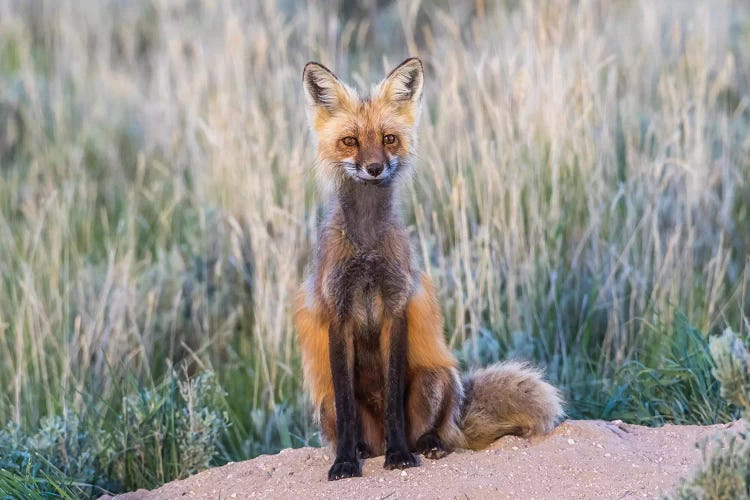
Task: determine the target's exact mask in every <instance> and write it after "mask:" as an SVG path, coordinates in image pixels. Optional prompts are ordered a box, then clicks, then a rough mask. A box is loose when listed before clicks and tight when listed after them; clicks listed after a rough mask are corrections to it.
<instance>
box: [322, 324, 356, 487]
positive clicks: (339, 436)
mask: <svg viewBox="0 0 750 500" xmlns="http://www.w3.org/2000/svg"><path fill="white" fill-rule="evenodd" d="M328 350H329V354H330V358H331V374H332V375H333V394H334V404H335V406H336V460H335V461H334V463H333V466H331V469H330V470H329V471H328V480H329V481H335V480H337V479H343V478H346V477H359V476H362V465H361V464H360V461H359V457H358V450H357V445H358V443H359V440H360V436H359V432H360V424H359V415H358V414H357V404H356V402H355V399H354V338H353V335H352V330H351V326H350V325H347V324H346V323H345V322H341V321H338V320H336V321H334V322H332V323H331V326H330V328H329V332H328Z"/></svg>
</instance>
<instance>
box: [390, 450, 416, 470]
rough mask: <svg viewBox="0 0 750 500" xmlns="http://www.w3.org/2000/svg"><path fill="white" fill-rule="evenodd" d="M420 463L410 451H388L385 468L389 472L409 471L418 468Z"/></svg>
mask: <svg viewBox="0 0 750 500" xmlns="http://www.w3.org/2000/svg"><path fill="white" fill-rule="evenodd" d="M420 463H421V462H420V461H419V458H418V457H417V456H416V455H415V454H413V453H411V452H409V451H408V450H399V451H386V452H385V463H384V464H383V467H384V468H386V469H388V470H393V469H408V468H409V467H418V466H419V465H420Z"/></svg>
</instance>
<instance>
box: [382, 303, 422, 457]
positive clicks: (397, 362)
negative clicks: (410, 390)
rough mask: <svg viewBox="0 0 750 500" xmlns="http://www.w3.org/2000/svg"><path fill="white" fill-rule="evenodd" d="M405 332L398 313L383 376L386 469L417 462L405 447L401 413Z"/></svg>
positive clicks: (403, 420) (404, 432)
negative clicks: (384, 385)
mask: <svg viewBox="0 0 750 500" xmlns="http://www.w3.org/2000/svg"><path fill="white" fill-rule="evenodd" d="M406 335H407V331H406V316H405V315H401V316H400V317H397V318H395V319H394V320H393V327H392V330H391V340H390V352H389V360H388V376H387V378H386V379H387V382H386V409H385V426H386V438H385V442H386V451H385V463H384V465H383V467H385V468H386V469H405V468H407V467H416V466H418V465H419V464H420V462H419V458H417V456H416V455H414V454H413V453H412V452H410V451H409V446H408V444H407V442H406V418H405V416H404V391H405V387H404V385H405V382H404V379H405V376H406V349H407V336H406Z"/></svg>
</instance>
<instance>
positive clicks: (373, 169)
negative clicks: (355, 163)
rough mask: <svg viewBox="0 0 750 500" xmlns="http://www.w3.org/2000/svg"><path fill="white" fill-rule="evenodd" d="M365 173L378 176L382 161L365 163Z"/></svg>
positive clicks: (380, 171)
mask: <svg viewBox="0 0 750 500" xmlns="http://www.w3.org/2000/svg"><path fill="white" fill-rule="evenodd" d="M366 170H367V173H368V174H370V175H371V176H373V177H377V176H379V175H380V174H381V173H382V172H383V164H382V163H370V164H369V165H367V169H366Z"/></svg>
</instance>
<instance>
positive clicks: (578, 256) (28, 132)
mask: <svg viewBox="0 0 750 500" xmlns="http://www.w3.org/2000/svg"><path fill="white" fill-rule="evenodd" d="M378 4H379V6H378V7H373V8H359V7H357V6H355V4H354V3H350V2H334V1H331V2H324V1H319V0H310V1H308V2H304V3H302V2H275V1H270V0H260V1H257V2H240V1H230V0H226V1H220V2H213V1H208V0H191V1H188V0H185V1H176V2H175V1H160V0H153V1H145V0H144V1H138V2H118V1H114V0H112V1H101V2H96V1H90V0H85V1H73V0H33V1H21V0H18V1H16V0H0V207H1V209H0V286H1V290H2V293H0V387H2V388H3V391H2V393H0V423H4V422H7V423H12V424H13V425H15V426H17V427H18V428H20V429H24V430H25V432H28V433H33V432H35V430H36V429H38V428H39V425H40V422H41V421H42V419H43V418H45V417H51V416H55V415H58V416H59V415H112V414H116V413H117V411H120V408H119V407H115V408H114V410H113V411H112V412H105V411H104V410H103V408H104V407H105V406H106V404H108V402H110V401H112V395H116V394H119V393H118V391H120V386H121V382H122V380H123V379H124V378H126V377H127V378H130V379H133V380H135V381H137V383H138V384H140V385H142V386H144V387H150V386H156V385H158V384H160V383H161V381H162V380H164V378H165V377H168V376H169V373H171V372H170V366H171V365H170V363H175V364H183V365H184V366H185V367H186V369H187V370H188V371H189V373H191V374H199V373H202V372H204V371H208V370H211V371H213V372H214V373H216V376H217V383H218V385H219V386H220V387H221V390H222V391H223V393H224V394H226V396H221V397H220V399H221V401H220V402H219V403H217V404H221V405H222V407H223V410H225V411H227V413H228V419H229V421H230V423H231V426H230V428H229V430H228V431H227V433H226V435H225V436H224V437H223V439H222V442H221V453H220V459H225V460H227V459H235V460H236V459H241V458H245V457H249V456H254V455H256V454H258V453H262V452H269V451H273V450H276V449H278V448H279V447H281V446H298V445H302V444H307V443H312V444H314V443H316V442H317V440H316V435H315V429H314V428H313V427H312V426H311V423H310V421H309V418H308V415H307V413H306V407H305V400H304V396H303V394H302V390H301V380H300V378H301V372H300V369H299V359H298V353H297V351H296V347H295V343H294V332H293V328H292V324H291V316H290V306H291V302H292V301H291V297H292V294H293V293H294V290H295V287H296V286H297V283H298V282H299V280H300V278H301V276H302V274H303V270H304V266H305V265H306V262H307V261H308V260H309V257H310V251H311V248H312V247H313V246H314V245H315V240H316V229H315V227H316V221H317V216H318V213H319V207H320V204H321V200H320V197H319V196H318V194H317V192H316V189H315V182H314V177H313V174H312V160H313V157H314V154H313V149H312V144H311V141H310V136H309V134H308V133H307V132H306V118H305V114H304V109H303V103H302V95H301V86H300V78H301V68H302V67H303V65H304V63H305V62H306V61H307V60H309V59H315V60H319V61H321V62H323V63H325V64H327V65H329V66H330V67H332V68H334V69H335V70H336V71H337V73H338V74H340V75H341V76H342V77H344V78H345V79H347V80H350V81H354V82H355V83H357V84H359V85H360V86H362V87H367V85H369V83H370V82H372V81H374V80H376V79H378V78H380V77H382V76H383V75H384V72H385V71H387V70H388V69H389V68H390V66H392V65H394V64H396V63H398V62H400V60H401V59H403V58H404V57H406V56H408V55H419V56H420V57H421V58H422V59H423V61H424V63H425V65H426V71H427V81H426V96H425V102H424V108H425V109H424V113H423V116H422V120H421V123H420V134H419V135H420V148H419V155H418V157H419V160H418V165H417V168H416V175H415V177H414V182H413V184H412V185H411V186H410V188H409V190H408V191H407V193H408V200H407V204H406V207H405V216H406V217H407V220H408V222H409V224H410V227H411V228H412V230H413V231H412V235H413V243H414V248H415V251H416V253H417V255H418V256H419V258H420V259H421V261H422V266H423V267H424V269H425V270H426V272H427V273H428V274H429V275H430V276H431V278H432V279H433V280H434V281H435V283H436V285H437V289H438V291H439V298H440V303H441V306H442V309H443V313H444V314H445V317H446V332H445V333H446V336H447V338H448V339H449V342H450V345H451V347H452V348H453V349H454V350H455V351H456V352H457V353H458V354H459V356H460V358H461V360H462V363H464V364H465V365H467V366H471V365H475V364H479V363H484V362H489V361H492V360H494V359H501V358H506V357H521V358H526V359H530V360H534V361H535V362H538V363H540V364H542V365H543V366H545V367H546V370H547V375H548V377H549V378H550V379H551V380H552V381H554V382H555V383H557V384H559V385H560V386H561V387H562V388H563V389H564V390H565V392H566V395H567V397H568V399H569V406H568V411H569V413H570V414H571V415H573V416H585V417H610V418H615V417H620V416H622V417H624V418H628V419H629V420H632V421H637V422H645V423H651V424H656V423H661V422H664V421H675V422H714V421H718V420H725V419H728V418H731V416H733V415H735V414H736V412H735V410H734V409H733V408H732V407H731V406H728V405H726V404H725V403H722V402H721V401H722V400H721V398H720V396H719V394H718V390H719V389H718V385H717V383H716V380H715V379H714V378H713V376H712V375H711V372H710V370H711V366H712V364H711V361H710V357H709V356H708V351H707V339H706V335H707V334H709V333H712V332H719V331H721V330H723V329H724V327H726V326H731V327H733V328H734V329H735V330H740V331H742V330H743V329H744V330H745V332H746V333H747V331H748V330H750V325H749V324H748V317H750V297H748V293H747V292H748V285H749V284H750V269H749V268H748V262H749V259H748V255H749V254H750V59H748V57H747V53H748V52H749V51H750V7H748V5H747V4H746V3H745V2H742V1H740V0H736V1H730V0H715V1H708V0H706V1H697V0H686V1H677V0H675V1H664V2H650V1H647V0H620V1H616V0H607V1H590V0H580V1H571V0H544V1H541V2H511V1H507V2H447V1H442V0H425V1H423V2H421V3H420V2H406V1H403V2H402V1H396V2H391V1H383V2H378ZM124 399H126V398H123V399H121V403H119V405H124V404H125V403H122V401H124ZM116 406H117V405H116ZM107 418H114V417H107Z"/></svg>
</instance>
